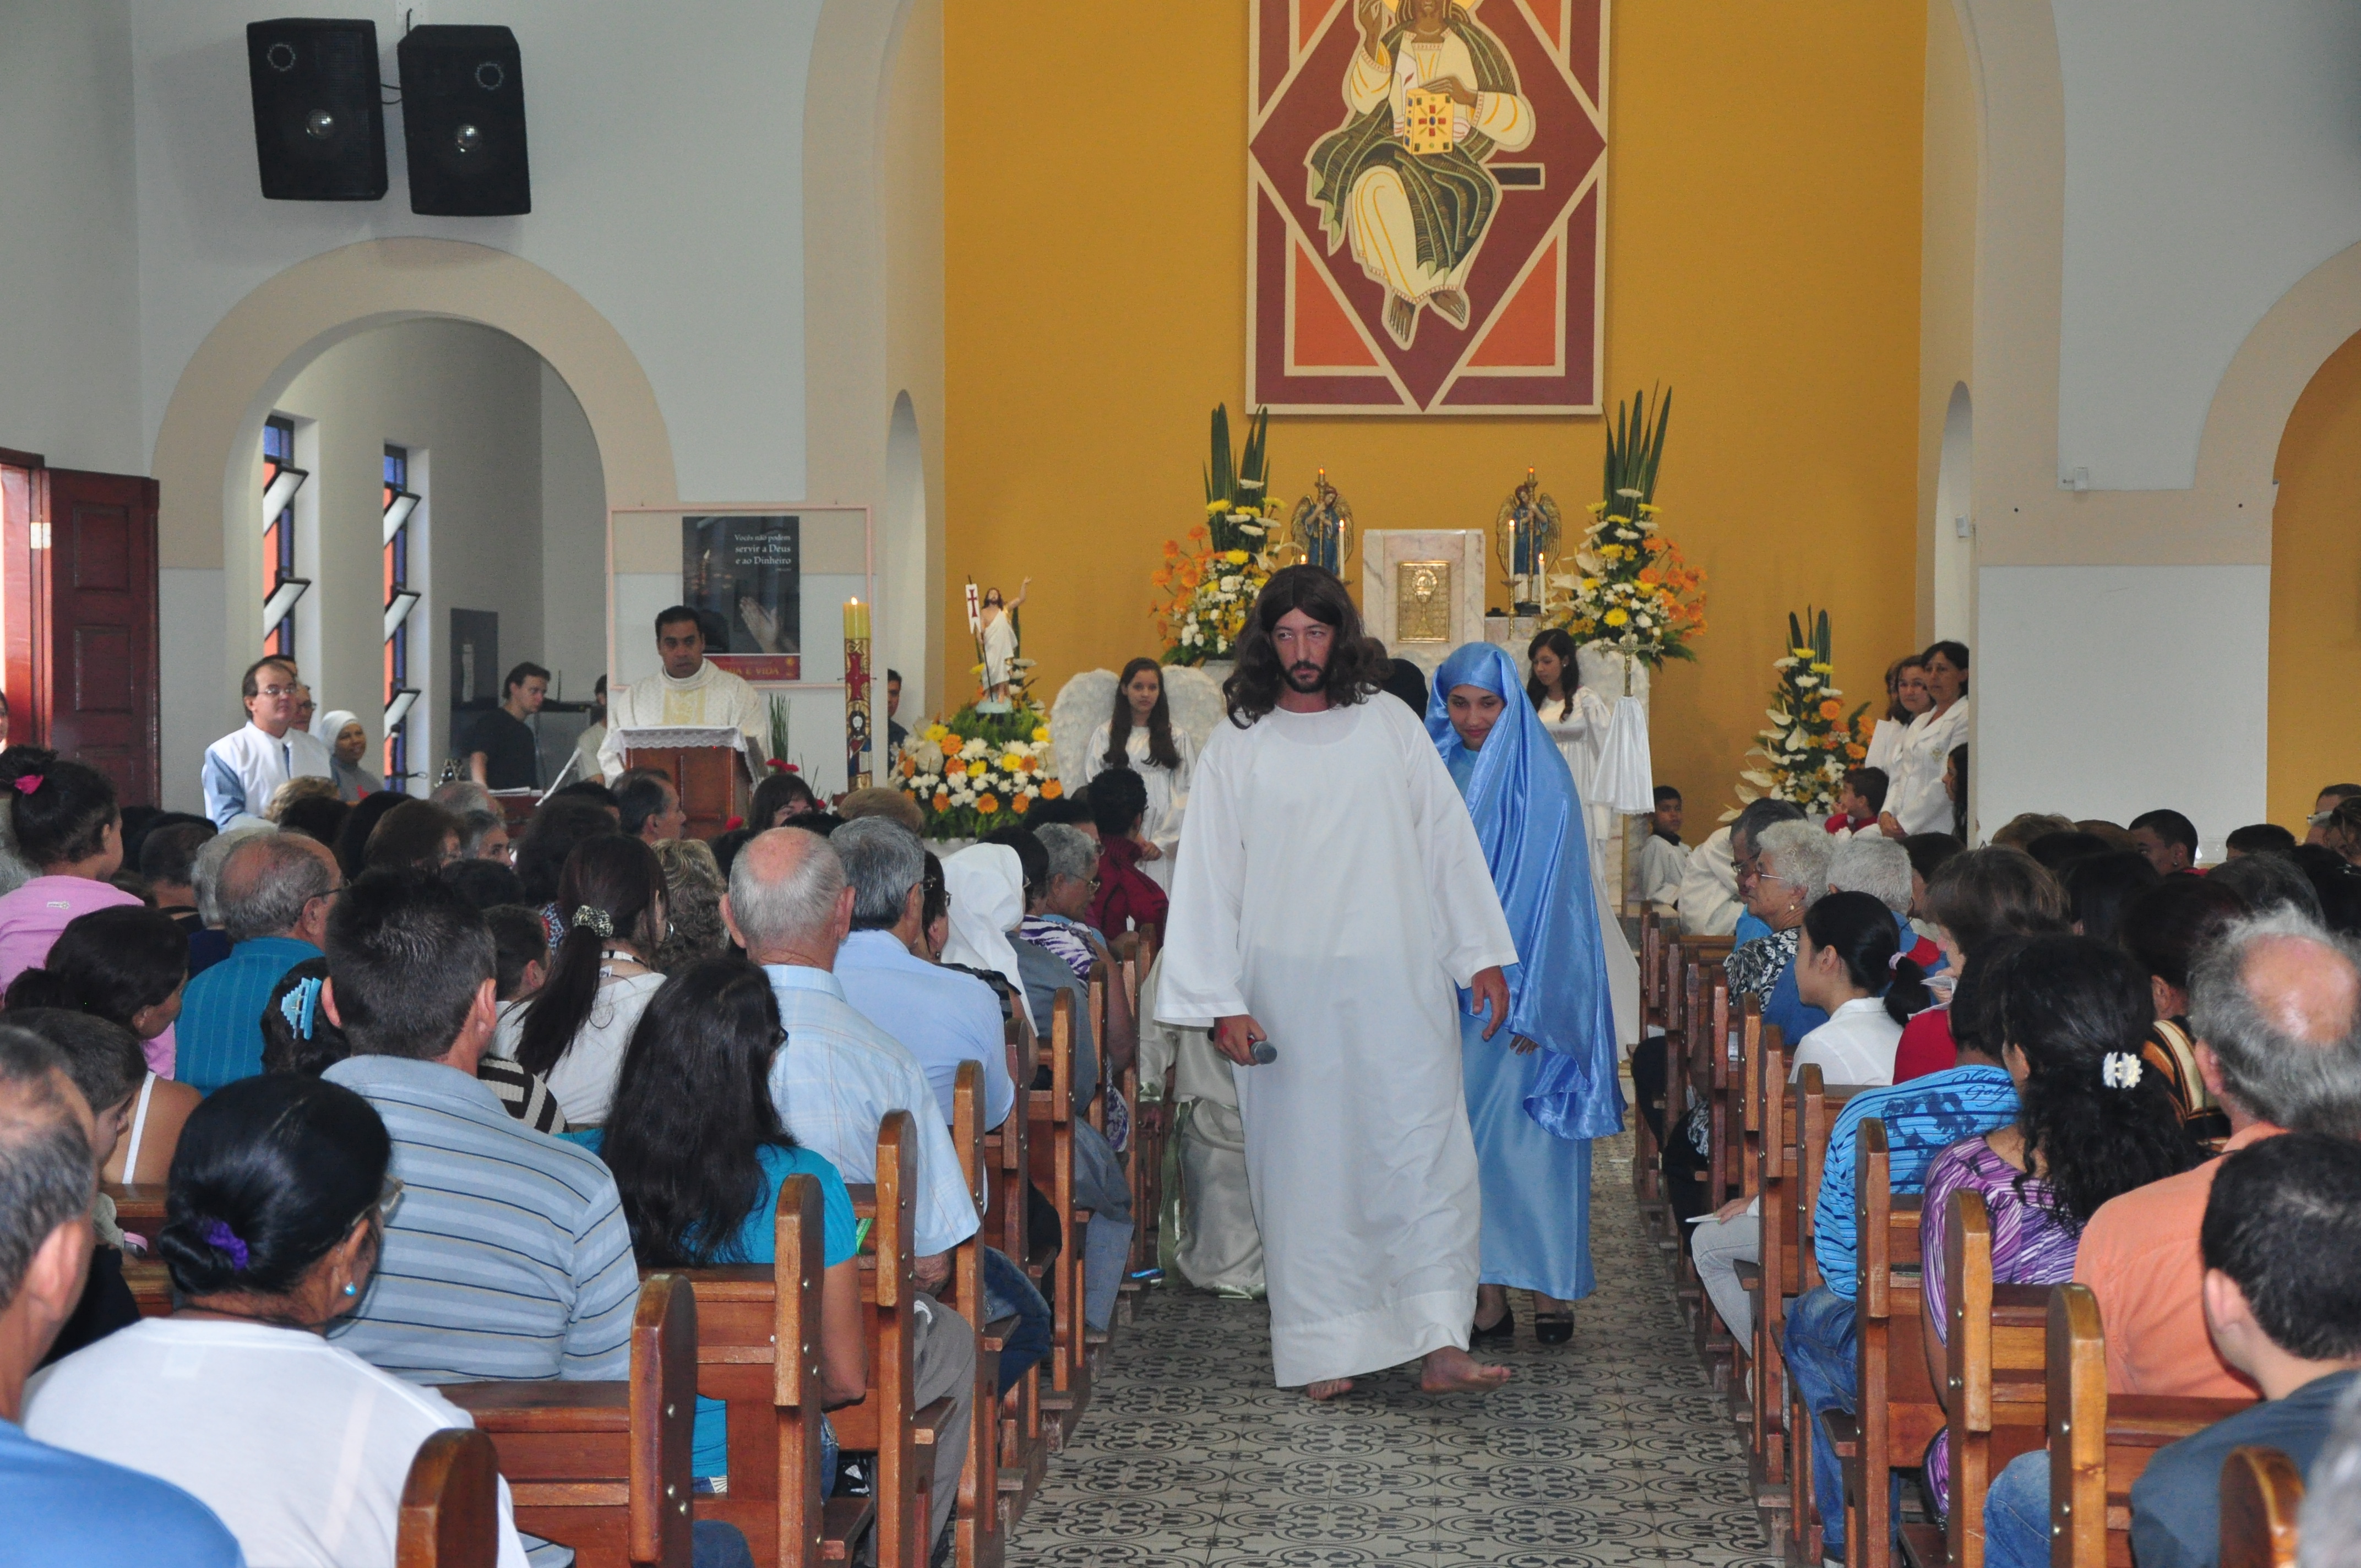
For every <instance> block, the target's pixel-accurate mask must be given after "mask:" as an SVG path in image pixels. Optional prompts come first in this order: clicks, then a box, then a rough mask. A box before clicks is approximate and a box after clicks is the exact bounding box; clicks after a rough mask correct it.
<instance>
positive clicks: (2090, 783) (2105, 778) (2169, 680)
mask: <svg viewBox="0 0 2361 1568" xmlns="http://www.w3.org/2000/svg"><path fill="white" fill-rule="evenodd" d="M1979 578H1980V580H1979V582H1978V585H1977V591H1976V609H1977V624H1976V638H1975V644H1974V651H1975V666H1974V672H1973V675H1974V678H1973V681H1972V683H1971V695H1974V696H1975V697H1976V701H1977V703H1978V707H1977V710H1976V728H1975V740H1974V742H1973V748H1974V749H1973V750H1972V751H1971V753H1970V760H1971V765H1972V769H1973V772H1974V774H1975V791H1976V793H1975V794H1973V795H1971V800H1970V805H1971V807H1972V808H1973V810H1974V813H1975V817H1976V822H1977V824H1978V836H1979V837H1980V838H1989V837H1991V835H1992V833H1993V829H1995V828H1999V827H2000V826H2001V825H2002V824H2004V823H2005V822H2006V821H2008V819H2009V818H2010V817H2015V815H2016V814H2017V813H2019V812H2022V811H2045V812H2048V811H2054V812H2061V813H2063V814H2064V815H2066V816H2068V817H2076V818H2081V817H2105V818H2107V819H2108V820H2110V821H2114V822H2129V821H2130V820H2131V819H2132V818H2133V817H2136V816H2138V815H2139V814H2140V813H2141V812H2143V811H2148V810H2152V809H2154V808H2155V807H2158V806H2170V807H2172V808H2173V809H2174V810H2176V811H2180V812H2181V813H2183V814H2185V815H2186V816H2187V817H2189V819H2190V820H2191V821H2192V822H2194V823H2196V824H2197V831H2198V834H2199V836H2200V838H2201V839H2202V856H2203V858H2204V859H2206V860H2209V861H2213V860H2219V859H2220V858H2221V857H2222V853H2223V848H2222V840H2223V839H2224V838H2225V837H2226V836H2227V835H2228V834H2229V833H2230V832H2231V831H2232V829H2234V828H2242V827H2245V826H2246V824H2248V823H2250V822H2261V821H2264V820H2266V819H2267V817H2266V812H2265V806H2264V784H2265V762H2266V758H2265V754H2264V740H2265V717H2266V699H2267V697H2268V686H2269V669H2270V663H2269V641H2270V568H2268V566H1986V567H1984V568H1983V569H1982V572H1981V573H1980V574H1979ZM2060 672H2071V673H2072V678H2070V679H2060V678H2059V674H2060ZM1988 691H1989V692H1990V693H1992V694H1995V696H1996V697H1998V698H1999V700H1993V701H1987V698H1986V696H1984V695H1983V694H1985V693H1987V692H1988ZM1994 707H1999V708H2000V709H2001V711H2000V713H1999V714H1998V715H1995V713H1994V711H1993V709H1994Z"/></svg>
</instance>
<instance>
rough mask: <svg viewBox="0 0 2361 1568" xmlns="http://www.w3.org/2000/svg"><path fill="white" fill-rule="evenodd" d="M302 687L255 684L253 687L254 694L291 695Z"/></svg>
mask: <svg viewBox="0 0 2361 1568" xmlns="http://www.w3.org/2000/svg"><path fill="white" fill-rule="evenodd" d="M302 689H303V688H302V686H257V687H255V688H254V695H255V696H294V695H295V694H296V693H297V692H299V691H302Z"/></svg>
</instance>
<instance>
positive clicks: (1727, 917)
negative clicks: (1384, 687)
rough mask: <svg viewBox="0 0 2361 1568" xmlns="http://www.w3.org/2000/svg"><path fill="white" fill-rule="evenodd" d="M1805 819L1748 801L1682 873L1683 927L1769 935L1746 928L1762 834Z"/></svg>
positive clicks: (1705, 933)
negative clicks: (1775, 826)
mask: <svg viewBox="0 0 2361 1568" xmlns="http://www.w3.org/2000/svg"><path fill="white" fill-rule="evenodd" d="M1422 711H1423V710H1422ZM1803 819H1804V808H1803V807H1802V806H1796V805H1795V804H1794V803H1793V802H1790V801H1784V800H1773V799H1771V798H1769V797H1768V796H1765V797H1763V799H1760V800H1752V801H1749V802H1747V804H1746V806H1745V807H1744V809H1742V810H1741V811H1740V812H1739V814H1738V817H1737V818H1736V820H1734V821H1732V822H1731V823H1730V826H1729V827H1727V828H1715V829H1714V830H1713V831H1712V832H1711V833H1709V834H1708V835H1707V836H1706V840H1705V842H1704V843H1702V844H1699V845H1698V846H1697V848H1696V849H1694V850H1690V851H1689V855H1688V860H1687V861H1686V865H1685V866H1684V868H1683V870H1682V872H1681V886H1680V892H1679V894H1677V895H1676V897H1675V908H1676V909H1678V911H1679V912H1680V921H1681V929H1682V930H1683V931H1685V932H1687V933H1688V934H1689V935H1690V936H1693V937H1735V938H1738V939H1739V940H1740V941H1749V940H1752V938H1756V937H1760V936H1762V935H1763V934H1764V929H1765V928H1764V927H1763V926H1762V925H1761V923H1760V922H1759V921H1756V922H1755V923H1754V924H1752V925H1750V926H1747V927H1746V928H1745V929H1743V930H1741V928H1740V927H1741V923H1743V922H1745V921H1747V920H1748V919H1749V918H1750V916H1747V915H1746V914H1745V911H1744V905H1745V902H1746V900H1747V898H1748V896H1749V894H1751V893H1752V888H1753V880H1754V851H1755V839H1756V836H1757V835H1759V834H1760V833H1761V832H1762V831H1763V829H1764V828H1768V827H1770V826H1771V825H1772V824H1773V823H1774V822H1800V821H1802V820H1803Z"/></svg>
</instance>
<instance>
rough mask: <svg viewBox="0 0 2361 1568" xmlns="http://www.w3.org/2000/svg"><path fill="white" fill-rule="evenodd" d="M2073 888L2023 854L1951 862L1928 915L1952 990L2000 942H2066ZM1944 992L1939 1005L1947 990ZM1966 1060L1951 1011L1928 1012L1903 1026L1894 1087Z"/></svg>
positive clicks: (2005, 852)
mask: <svg viewBox="0 0 2361 1568" xmlns="http://www.w3.org/2000/svg"><path fill="white" fill-rule="evenodd" d="M2067 909H2068V905H2067V902H2066V890H2065V889H2064V888H2063V887H2061V886H2059V882H2058V879H2057V878H2056V877H2054V876H2052V875H2050V874H2049V872H2048V871H2047V870H2046V869H2044V868H2043V866H2042V865H2041V863H2040V862H2039V861H2036V860H2035V859H2034V858H2033V857H2032V856H2030V855H2027V854H2026V853H2025V852H2024V851H2023V850H2011V849H2006V848H2003V847H2000V846H1996V845H1995V846H1988V847H1986V848H1984V849H1981V850H1965V851H1963V852H1961V853H1960V854H1958V855H1956V856H1953V857H1952V858H1951V859H1950V860H1949V861H1945V862H1944V863H1943V866H1942V869H1941V870H1939V871H1938V872H1936V873H1935V875H1934V877H1933V879H1932V880H1931V881H1929V882H1928V883H1927V916H1928V918H1929V919H1930V920H1931V921H1932V923H1933V925H1934V927H1935V945H1936V946H1937V947H1938V948H1941V949H1942V950H1943V958H1944V960H1945V964H1946V971H1947V974H1948V976H1949V981H1948V984H1949V985H1957V984H1958V983H1959V981H1960V978H1961V977H1962V976H1964V975H1965V974H1966V973H1967V972H1968V970H1969V968H1970V966H1971V965H1972V964H1973V963H1974V962H1975V959H1976V956H1977V955H1978V953H1979V952H1981V951H1982V948H1983V947H1984V945H1985V944H1986V943H1988V942H1990V941H1991V940H1993V938H1996V937H2006V936H2020V937H2044V936H2063V935H2065V934H2066V933H2067V931H2068V930H2069V929H2070V927H2069V923H2068V920H2067ZM1943 989H1944V988H1943V987H1940V986H1938V988H1937V1000H1938V1003H1939V1002H1940V1000H1941V994H1942V990H1943ZM1957 1059H1958V1052H1957V1050H1956V1049H1955V1048H1954V1046H1953V1043H1952V1040H1951V1020H1950V1014H1949V1011H1948V1010H1947V1009H1945V1008H1944V1007H1942V1006H1940V1005H1938V1006H1934V1007H1930V1008H1928V1009H1927V1010H1926V1011H1925V1012H1923V1013H1920V1014H1917V1015H1916V1017H1914V1018H1912V1019H1911V1020H1910V1022H1909V1023H1907V1024H1905V1025H1903V1026H1902V1043H1901V1045H1900V1046H1898V1047H1895V1049H1894V1082H1896V1083H1907V1082H1908V1081H1910V1080H1912V1079H1914V1078H1923V1077H1925V1076H1926V1075H1927V1074H1928V1073H1931V1072H1940V1071H1942V1070H1943V1069H1946V1068H1948V1067H1950V1066H1952V1065H1953V1063H1954V1062H1955V1061H1956V1060H1957Z"/></svg>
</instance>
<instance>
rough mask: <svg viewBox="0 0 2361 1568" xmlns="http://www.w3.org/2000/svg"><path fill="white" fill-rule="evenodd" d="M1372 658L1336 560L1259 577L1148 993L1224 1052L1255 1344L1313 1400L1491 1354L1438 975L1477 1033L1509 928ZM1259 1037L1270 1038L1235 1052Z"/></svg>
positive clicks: (1454, 1036)
mask: <svg viewBox="0 0 2361 1568" xmlns="http://www.w3.org/2000/svg"><path fill="white" fill-rule="evenodd" d="M1386 667H1387V666H1386V661H1385V660H1384V658H1383V657H1382V656H1381V653H1380V652H1379V650H1378V646H1377V644H1376V643H1374V642H1371V641H1367V640H1366V639H1364V638H1363V637H1362V636H1361V628H1360V618H1359V616H1358V615H1356V613H1355V611H1354V609H1353V604H1352V601H1351V600H1350V599H1349V598H1346V597H1345V585H1344V584H1343V583H1341V582H1339V581H1337V579H1336V577H1335V576H1334V574H1332V573H1329V572H1325V571H1323V570H1322V569H1321V568H1319V567H1317V566H1310V565H1302V566H1290V567H1288V568H1286V569H1285V570H1283V571H1280V572H1278V573H1276V574H1274V575H1273V576H1272V577H1271V579H1270V581H1269V583H1268V585H1267V586H1266V587H1264V588H1263V590H1262V595H1261V597H1260V598H1258V599H1257V601H1256V603H1255V608H1254V611H1253V613H1252V614H1251V615H1249V616H1248V617H1247V619H1246V629H1245V630H1244V632H1243V634H1242V635H1241V636H1240V638H1239V640H1238V644H1237V671H1236V673H1235V674H1233V675H1232V676H1231V677H1230V679H1229V681H1228V682H1227V683H1226V685H1224V687H1223V696H1224V699H1225V701H1226V703H1227V706H1228V708H1229V721H1228V722H1227V723H1224V724H1222V725H1219V726H1217V727H1216V728H1215V729H1214V731H1213V739H1212V740H1210V741H1209V742H1208V743H1207V745H1206V748H1205V751H1204V754H1203V755H1202V758H1201V759H1200V760H1199V762H1198V764H1197V774H1196V780H1195V783H1194V784H1193V785H1192V786H1191V795H1190V805H1189V824H1188V827H1187V828H1186V829H1185V832H1184V835H1183V839H1182V851H1183V852H1182V853H1181V854H1180V857H1179V863H1178V865H1177V866H1176V868H1175V871H1174V879H1173V887H1172V913H1171V921H1170V932H1169V940H1168V942H1167V945H1166V948H1165V952H1164V972H1163V983H1162V986H1161V988H1160V989H1159V992H1158V995H1157V1007H1156V1011H1157V1016H1158V1017H1159V1018H1161V1019H1163V1020H1164V1021H1165V1022H1167V1023H1170V1024H1176V1025H1188V1026H1194V1027H1200V1028H1203V1027H1211V1028H1212V1029H1213V1043H1214V1045H1215V1047H1217V1048H1218V1049H1220V1050H1221V1052H1222V1054H1224V1056H1226V1057H1228V1058H1230V1059H1231V1060H1232V1061H1234V1062H1236V1063H1238V1064H1239V1069H1240V1070H1239V1071H1238V1072H1237V1075H1236V1076H1237V1080H1238V1109H1239V1113H1240V1114H1241V1116H1242V1117H1243V1119H1244V1121H1245V1124H1246V1171H1247V1179H1248V1183H1249V1186H1250V1187H1251V1189H1252V1191H1253V1196H1254V1209H1255V1218H1256V1219H1257V1222H1259V1223H1260V1225H1261V1228H1262V1236H1263V1245H1264V1249H1265V1254H1266V1259H1267V1272H1268V1284H1269V1291H1270V1333H1271V1365H1272V1368H1273V1370H1274V1371H1275V1372H1276V1374H1277V1377H1278V1382H1279V1386H1280V1387H1295V1386H1297V1385H1299V1384H1300V1385H1305V1386H1306V1387H1305V1390H1304V1391H1305V1392H1306V1393H1308V1394H1309V1395H1310V1396H1311V1397H1312V1398H1315V1399H1325V1398H1333V1397H1334V1396H1335V1395H1338V1394H1341V1393H1344V1392H1345V1391H1346V1390H1348V1389H1349V1388H1351V1387H1352V1386H1353V1383H1352V1380H1353V1378H1354V1377H1355V1376H1359V1375H1361V1374H1363V1373H1368V1372H1375V1371H1378V1370H1381V1369H1383V1368H1386V1367H1389V1366H1395V1365H1400V1364H1401V1363H1403V1362H1406V1361H1410V1360H1412V1359H1414V1358H1417V1357H1424V1359H1425V1365H1424V1368H1423V1372H1422V1376H1421V1378H1420V1387H1423V1388H1426V1389H1429V1390H1432V1391H1435V1392H1443V1391H1448V1390H1473V1391H1477V1392H1481V1391H1483V1390H1486V1389H1489V1388H1492V1387H1497V1386H1498V1385H1499V1384H1500V1383H1502V1382H1504V1381H1506V1380H1507V1378H1508V1376H1509V1369H1508V1368H1507V1367H1504V1366H1488V1365H1484V1364H1482V1363H1479V1362H1477V1360H1475V1359H1474V1358H1473V1357H1471V1356H1470V1355H1469V1354H1467V1336H1468V1330H1469V1328H1470V1326H1471V1325H1472V1324H1473V1322H1474V1321H1475V1314H1476V1284H1477V1273H1478V1269H1479V1265H1480V1250H1479V1248H1480V1242H1481V1236H1482V1213H1481V1199H1480V1196H1479V1184H1478V1178H1477V1164H1476V1144H1475V1139H1474V1136H1473V1135H1472V1134H1471V1133H1470V1132H1469V1130H1468V1121H1467V1102H1466V1091H1465V1089H1464V1086H1463V1077H1462V1072H1461V1068H1460V1048H1459V1027H1458V1008H1459V993H1458V988H1459V987H1460V986H1463V985H1464V986H1466V987H1468V988H1469V989H1470V990H1471V992H1473V996H1474V1001H1473V1003H1472V1005H1473V1007H1474V1009H1475V1010H1476V1011H1477V1012H1478V1013H1479V1014H1488V1020H1489V1023H1488V1027H1487V1029H1486V1030H1485V1033H1486V1035H1487V1036H1489V1035H1490V1034H1491V1033H1492V1032H1493V1031H1495V1030H1498V1029H1499V1026H1500V1022H1501V1020H1502V1019H1503V1018H1504V1017H1505V1016H1506V1015H1507V1012H1508V1004H1509V992H1508V985H1507V982H1506V981H1505V980H1504V979H1503V978H1502V975H1501V969H1502V966H1503V965H1507V964H1512V963H1514V962H1516V961H1517V953H1516V947H1515V944H1514V942H1513V941H1512V940H1511V938H1510V934H1509V926H1508V921H1507V919H1506V918H1505V917H1504V916H1502V914H1501V912H1500V901H1499V896H1498V895H1497V894H1495V893H1494V892H1493V887H1492V878H1491V873H1490V872H1489V871H1488V869H1487V867H1486V863H1485V860H1484V850H1483V847H1482V846H1481V845H1480V844H1479V843H1478V842H1477V838H1476V830H1475V828H1474V825H1473V824H1472V822H1471V821H1470V819H1469V817H1468V815H1467V811H1466V807H1465V806H1463V805H1462V804H1461V803H1460V799H1459V791H1458V789H1457V787H1456V786H1455V785H1454V784H1452V782H1451V774H1450V773H1449V772H1448V771H1447V770H1446V769H1445V768H1444V765H1443V762H1442V759H1441V758H1440V757H1439V756H1438V755H1437V754H1436V751H1435V748H1434V743H1433V741H1432V740H1429V739H1428V737H1427V734H1426V731H1425V729H1423V728H1422V727H1421V725H1420V723H1419V720H1418V718H1417V716H1415V715H1413V714H1412V713H1411V711H1410V709H1409V708H1407V707H1403V706H1402V705H1401V704H1400V703H1398V702H1387V701H1382V700H1380V701H1374V702H1373V701H1369V700H1367V698H1368V697H1369V696H1371V694H1373V693H1376V692H1378V681H1379V679H1380V678H1381V675H1382V674H1383V673H1384V671H1385V669H1386ZM1265 1039H1268V1041H1269V1042H1270V1044H1271V1046H1272V1047H1273V1048H1274V1049H1275V1050H1276V1051H1277V1053H1278V1054H1277V1057H1276V1058H1275V1059H1274V1060H1272V1061H1270V1062H1268V1063H1266V1064H1263V1065H1258V1066H1257V1065H1251V1064H1253V1061H1254V1056H1253V1047H1254V1046H1255V1044H1256V1043H1257V1042H1259V1041H1262V1040H1265Z"/></svg>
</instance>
